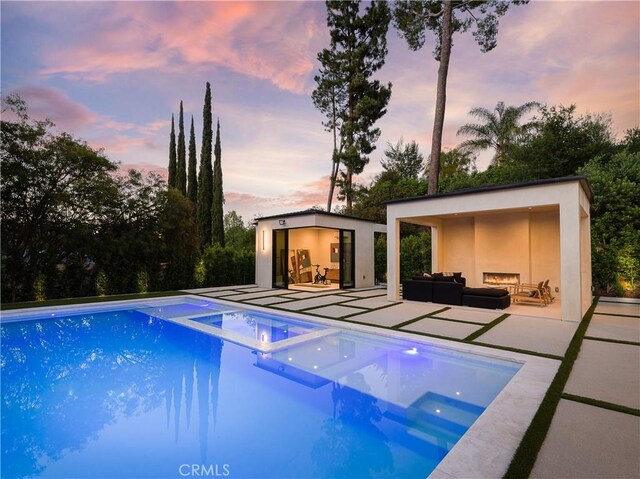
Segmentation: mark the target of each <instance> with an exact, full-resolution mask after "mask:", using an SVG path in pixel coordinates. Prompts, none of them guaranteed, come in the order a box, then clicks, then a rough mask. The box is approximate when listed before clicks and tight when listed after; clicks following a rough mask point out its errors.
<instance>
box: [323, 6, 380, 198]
mask: <svg viewBox="0 0 640 479" xmlns="http://www.w3.org/2000/svg"><path fill="white" fill-rule="evenodd" d="M326 6H327V24H328V26H329V29H330V31H329V34H330V38H331V40H330V47H329V48H328V49H324V50H322V51H321V52H320V53H319V54H318V60H319V61H320V63H321V65H322V66H321V69H320V75H318V76H317V77H316V82H317V83H318V87H317V88H316V90H315V92H314V95H313V99H314V104H315V105H316V106H317V107H318V108H319V109H320V110H321V111H322V112H323V113H325V115H327V116H328V122H327V123H325V127H327V125H328V128H329V129H331V130H334V131H335V129H337V128H338V126H339V128H340V129H339V136H340V139H339V144H337V142H334V153H333V156H332V158H333V163H332V164H333V167H332V178H331V184H332V185H333V184H335V183H337V184H338V185H339V187H340V195H341V197H342V198H344V199H346V202H347V210H348V211H350V210H351V208H352V206H353V194H354V188H353V175H354V174H358V173H361V172H362V170H363V169H364V167H365V166H366V164H367V163H368V162H369V158H368V156H367V155H369V154H370V153H371V152H372V151H373V150H374V149H375V142H376V141H377V139H378V137H379V136H380V130H379V129H378V128H374V126H373V125H374V124H375V122H376V121H377V120H378V119H379V118H381V117H382V116H383V115H384V114H385V113H386V106H387V103H388V102H389V98H390V97H391V84H390V83H389V84H388V85H387V86H384V85H382V84H381V83H380V81H379V80H371V77H372V75H373V74H374V73H375V72H376V71H378V70H379V69H380V68H381V67H382V65H384V59H385V56H386V54H387V39H386V35H387V30H388V27H389V22H390V20H391V15H390V12H389V7H388V6H387V4H386V2H383V1H373V2H371V3H370V4H369V5H368V6H367V7H366V9H365V11H364V13H363V14H362V15H361V14H360V2H359V1H327V2H326ZM340 164H342V165H343V166H344V168H345V170H344V171H342V172H341V174H340V179H339V180H338V179H337V178H336V176H337V174H338V167H339V165H340ZM329 194H330V195H331V194H332V191H331V189H330V192H329ZM328 206H330V199H329V201H328Z"/></svg>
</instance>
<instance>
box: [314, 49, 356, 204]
mask: <svg viewBox="0 0 640 479" xmlns="http://www.w3.org/2000/svg"><path fill="white" fill-rule="evenodd" d="M325 57H326V58H325ZM323 58H325V60H324V61H323ZM318 60H319V61H320V62H321V63H323V64H324V63H327V68H322V69H321V70H320V75H316V76H315V77H314V79H315V81H316V83H317V84H318V86H317V87H316V89H315V90H314V91H313V92H312V93H311V98H312V100H313V104H314V106H315V107H316V108H317V109H318V110H320V112H321V113H322V114H324V116H325V117H326V122H323V123H322V125H323V126H324V127H325V130H327V131H329V132H331V133H332V136H333V151H332V154H331V174H330V175H329V194H328V195H327V211H331V203H332V201H333V195H334V192H335V187H336V181H337V179H338V173H339V171H340V156H339V155H338V152H339V148H338V134H339V132H340V131H341V130H342V118H341V117H340V116H339V115H338V108H339V105H344V104H346V102H347V97H346V94H347V89H346V88H345V87H344V85H343V84H342V83H341V80H340V75H339V72H337V71H333V70H330V69H329V66H330V58H329V52H328V50H323V51H322V52H320V53H319V54H318ZM340 149H342V141H341V142H340Z"/></svg>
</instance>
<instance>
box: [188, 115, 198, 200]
mask: <svg viewBox="0 0 640 479" xmlns="http://www.w3.org/2000/svg"><path fill="white" fill-rule="evenodd" d="M196 162H197V159H196V132H195V130H194V128H193V115H191V133H190V134H189V174H188V180H189V181H188V182H187V198H189V199H190V200H191V201H193V202H194V203H197V202H198V178H197V176H196V167H197V165H196Z"/></svg>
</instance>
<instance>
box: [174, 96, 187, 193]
mask: <svg viewBox="0 0 640 479" xmlns="http://www.w3.org/2000/svg"><path fill="white" fill-rule="evenodd" d="M186 156H187V150H186V146H185V140H184V113H183V111H182V100H180V118H179V120H178V165H177V168H176V189H177V190H178V191H179V192H180V193H182V194H183V195H184V196H186V194H187V158H186Z"/></svg>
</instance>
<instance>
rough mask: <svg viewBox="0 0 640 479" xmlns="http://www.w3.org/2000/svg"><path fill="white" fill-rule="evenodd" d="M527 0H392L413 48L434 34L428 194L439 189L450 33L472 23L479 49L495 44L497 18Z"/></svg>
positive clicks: (398, 22) (401, 28)
mask: <svg viewBox="0 0 640 479" xmlns="http://www.w3.org/2000/svg"><path fill="white" fill-rule="evenodd" d="M528 1H529V0H485V1H475V0H474V1H472V0H400V1H398V2H396V3H395V11H394V20H395V25H396V27H397V29H398V31H399V33H400V35H401V36H403V37H404V38H405V39H406V40H407V43H408V45H409V48H411V49H412V50H419V49H420V48H422V46H423V45H424V43H425V41H426V36H427V32H428V31H429V30H430V31H432V32H433V33H434V36H435V42H436V46H435V49H434V56H435V59H436V60H437V61H438V63H439V66H438V83H437V89H436V112H435V117H434V121H433V135H432V139H431V155H430V161H429V190H428V194H430V195H433V194H435V193H437V192H438V177H439V175H440V154H441V150H442V131H443V129H444V111H445V106H446V103H447V77H448V75H449V59H450V58H451V47H452V45H453V41H452V38H453V34H454V33H456V32H466V31H467V30H469V28H471V26H472V25H474V24H475V30H474V32H473V37H474V38H475V39H476V42H477V43H478V44H479V45H480V50H481V51H482V52H488V51H490V50H493V49H494V48H495V47H496V45H497V40H496V36H497V35H498V19H499V17H501V16H502V15H504V14H505V13H506V12H507V10H508V8H509V6H510V5H521V4H523V3H527V2H528Z"/></svg>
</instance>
